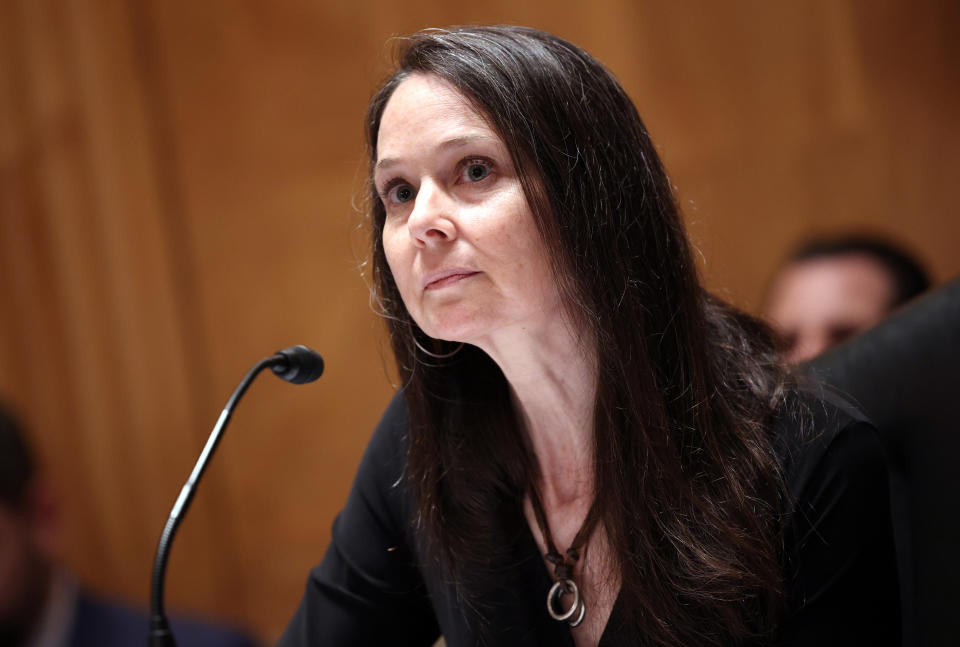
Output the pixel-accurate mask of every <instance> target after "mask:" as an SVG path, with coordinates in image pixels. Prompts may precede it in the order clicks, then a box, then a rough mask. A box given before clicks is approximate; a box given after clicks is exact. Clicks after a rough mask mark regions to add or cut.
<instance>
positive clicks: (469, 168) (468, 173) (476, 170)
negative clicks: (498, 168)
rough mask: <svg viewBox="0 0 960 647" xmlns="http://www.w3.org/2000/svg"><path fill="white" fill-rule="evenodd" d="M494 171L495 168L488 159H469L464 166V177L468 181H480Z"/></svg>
mask: <svg viewBox="0 0 960 647" xmlns="http://www.w3.org/2000/svg"><path fill="white" fill-rule="evenodd" d="M492 171H493V168H492V167H491V165H490V163H489V162H487V161H486V160H480V159H476V160H467V163H466V164H465V165H464V167H463V177H464V179H465V180H467V181H468V182H480V181H481V180H484V179H486V178H487V176H489V175H490V173H491V172H492Z"/></svg>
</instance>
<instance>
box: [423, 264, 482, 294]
mask: <svg viewBox="0 0 960 647" xmlns="http://www.w3.org/2000/svg"><path fill="white" fill-rule="evenodd" d="M474 274H479V272H476V271H474V270H468V269H465V268H462V267H455V268H449V269H445V270H439V271H436V272H431V273H430V274H428V275H427V276H426V277H425V278H424V281H423V289H424V290H439V289H440V288H445V287H447V286H449V285H453V284H454V283H459V282H460V281H462V280H463V279H466V278H470V277H471V276H473V275H474Z"/></svg>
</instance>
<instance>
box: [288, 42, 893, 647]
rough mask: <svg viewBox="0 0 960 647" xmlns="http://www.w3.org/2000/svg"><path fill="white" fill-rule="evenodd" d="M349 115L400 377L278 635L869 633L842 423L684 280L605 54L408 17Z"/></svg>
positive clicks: (886, 631)
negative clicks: (361, 130)
mask: <svg viewBox="0 0 960 647" xmlns="http://www.w3.org/2000/svg"><path fill="white" fill-rule="evenodd" d="M367 128H368V143H369V150H370V168H371V176H370V179H371V189H372V193H371V197H370V214H371V223H372V229H373V232H372V234H373V235H372V239H373V241H372V242H373V274H374V283H375V290H376V296H377V299H378V303H379V304H380V306H381V307H382V310H383V313H384V315H385V316H386V318H387V319H388V322H389V327H390V335H391V341H392V344H393V348H394V352H395V354H396V359H397V364H398V367H399V371H400V374H401V376H402V378H403V383H404V386H403V389H402V393H401V394H400V395H398V397H397V398H395V399H394V402H393V403H392V404H391V406H390V408H389V409H388V411H387V412H386V414H385V416H384V419H383V421H382V422H381V424H380V426H379V428H378V430H377V432H376V433H375V435H374V438H373V440H372V441H371V444H370V447H369V448H368V451H367V454H366V456H365V458H364V460H363V463H362V464H361V466H360V469H359V472H358V475H357V480H356V482H355V484H354V489H353V491H352V493H351V495H350V499H349V500H348V502H347V505H346V508H345V509H344V511H343V512H342V513H341V515H340V516H339V517H338V519H337V521H336V522H335V524H334V532H333V541H332V544H331V546H330V548H329V549H328V552H327V555H326V557H325V558H324V561H323V563H322V564H321V565H320V566H318V567H317V569H315V570H314V571H313V573H312V574H311V577H310V580H309V583H308V587H307V593H306V596H305V597H304V600H303V602H302V604H301V607H300V609H299V610H298V611H297V614H296V616H295V617H294V619H293V621H292V623H291V625H290V627H289V628H288V630H287V633H286V635H285V637H284V639H283V640H282V641H281V644H282V645H309V644H318V645H319V644H323V645H331V644H333V645H339V644H358V645H360V644H393V645H396V644H410V645H429V644H431V643H432V642H433V641H434V640H435V639H436V637H437V635H438V633H442V634H443V635H444V637H445V639H446V641H447V644H448V645H449V646H450V647H456V646H459V645H474V644H478V643H485V644H490V645H520V644H527V645H539V644H560V645H569V644H575V645H577V646H578V647H582V646H585V645H598V644H599V645H604V646H606V645H620V644H623V645H628V644H629V645H636V644H650V645H701V644H702V645H721V644H723V645H726V644H746V643H751V642H758V643H764V642H777V641H779V642H781V643H783V644H786V643H791V644H793V643H797V642H803V643H804V644H806V642H804V641H805V640H806V641H808V642H809V643H810V644H813V643H814V641H816V643H817V644H825V643H827V644H829V643H830V642H831V641H834V640H836V641H840V640H843V641H845V642H849V641H850V640H853V641H854V642H864V643H865V642H868V641H869V642H872V643H878V642H879V643H881V644H882V643H883V642H884V641H887V642H891V643H893V642H895V641H897V639H898V637H899V628H898V627H899V620H898V618H899V615H898V594H897V582H896V574H895V565H894V554H893V548H892V541H891V532H890V523H889V515H888V510H887V500H886V474H885V471H884V467H883V463H882V458H881V453H880V449H879V446H878V443H877V440H876V438H875V436H874V434H873V432H872V430H871V429H870V428H869V426H868V425H866V424H865V423H864V422H863V421H862V420H860V419H859V418H857V416H856V414H855V413H853V412H851V411H850V410H849V409H848V408H847V407H845V406H843V405H839V406H838V405H836V404H830V403H827V402H826V401H824V400H823V399H814V398H813V397H811V396H807V395H801V394H798V392H796V389H792V388H788V385H787V383H786V381H785V377H784V375H783V374H782V373H781V371H780V370H779V369H778V362H777V358H776V356H775V354H774V352H773V350H772V347H771V344H770V342H769V340H768V338H767V336H766V333H765V331H764V330H763V329H762V327H761V326H759V325H758V324H756V323H755V322H754V321H753V320H751V319H749V318H748V317H746V316H744V315H740V314H738V313H736V312H734V311H733V310H732V309H730V308H728V307H726V306H724V305H723V304H721V303H719V302H718V301H716V300H714V299H712V298H711V297H710V296H709V295H707V294H706V293H705V292H704V291H703V290H702V289H701V287H700V286H699V284H698V281H697V276H696V271H695V267H694V263H693V259H692V256H691V252H690V248H689V244H688V242H687V239H686V235H685V232H684V229H683V226H682V224H681V221H680V217H679V215H678V213H677V208H676V205H675V203H674V198H673V195H672V193H671V188H670V184H669V181H668V179H667V176H666V174H665V172H664V170H663V168H662V166H661V164H660V161H659V159H658V158H657V155H656V153H655V151H654V148H653V145H652V144H651V142H650V139H649V137H648V135H647V133H646V130H645V128H644V126H643V124H642V122H641V121H640V118H639V116H638V115H637V113H636V110H635V108H634V107H633V105H632V104H631V102H630V100H629V99H628V98H627V96H626V94H625V93H624V92H623V90H622V89H621V88H620V86H619V85H618V84H617V82H616V81H615V80H614V78H613V77H612V76H611V75H610V74H609V72H607V71H606V70H605V69H604V68H603V67H602V66H601V65H600V64H599V63H598V62H597V61H595V60H594V59H593V58H591V57H590V56H589V55H588V54H586V53H585V52H583V51H582V50H580V49H579V48H577V47H576V46H574V45H572V44H570V43H567V42H565V41H563V40H561V39H559V38H557V37H555V36H551V35H549V34H545V33H543V32H539V31H536V30H532V29H526V28H520V27H484V28H463V29H456V30H453V31H438V30H430V31H426V32H422V33H419V34H416V35H414V36H412V37H410V38H409V39H406V40H405V41H404V43H403V45H402V50H401V52H400V55H399V65H398V68H397V71H396V72H395V73H394V74H393V75H392V76H391V77H390V79H389V80H388V81H387V82H386V84H385V85H384V86H383V87H382V88H381V89H380V91H379V92H378V93H377V94H376V96H374V98H373V99H372V101H371V104H370V108H369V112H368V118H367ZM805 429H806V432H805V431H804V430H805ZM868 613H869V616H868ZM868 617H869V619H870V621H869V622H867V619H868Z"/></svg>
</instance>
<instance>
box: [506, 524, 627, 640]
mask: <svg viewBox="0 0 960 647" xmlns="http://www.w3.org/2000/svg"><path fill="white" fill-rule="evenodd" d="M520 518H521V520H522V523H523V537H522V541H523V544H525V545H523V546H521V547H520V548H521V552H522V554H523V556H524V557H525V558H528V557H530V556H532V557H533V559H524V560H523V564H525V565H527V566H526V567H525V568H524V569H523V571H524V572H523V573H522V574H523V575H524V576H525V577H530V580H529V581H530V582H531V583H532V586H531V588H532V589H539V590H540V591H542V594H541V595H542V598H541V599H542V601H543V602H542V604H540V605H539V606H540V607H541V611H540V612H541V613H542V614H543V617H545V618H546V619H547V620H549V621H550V623H551V624H552V625H553V626H554V627H555V631H553V632H551V637H552V638H553V639H554V640H562V641H563V642H562V645H563V647H576V643H575V642H574V640H573V632H572V627H570V625H569V624H567V623H566V622H559V621H557V620H554V619H553V618H551V617H550V616H549V615H548V614H547V607H546V604H547V592H548V591H549V590H550V587H551V586H553V577H552V576H551V575H550V570H549V569H548V568H547V565H546V564H545V563H544V559H543V555H542V554H541V552H540V547H539V546H538V545H537V540H536V539H535V538H534V536H533V531H532V530H531V529H530V524H529V523H528V522H527V518H526V515H524V514H523V511H522V509H521V512H520ZM534 595H536V593H534ZM587 613H590V609H589V607H588V608H587ZM620 613H621V611H620V591H617V597H616V598H615V599H614V601H613V608H612V609H610V616H609V617H608V618H607V622H606V624H605V625H604V626H603V631H602V632H600V640H599V641H598V642H597V647H614V646H615V644H616V641H615V639H614V638H613V636H612V635H611V636H608V635H607V634H608V633H609V632H610V631H612V630H611V629H610V627H611V626H615V625H616V624H618V623H619V616H620ZM538 624H539V623H538ZM554 644H556V643H554Z"/></svg>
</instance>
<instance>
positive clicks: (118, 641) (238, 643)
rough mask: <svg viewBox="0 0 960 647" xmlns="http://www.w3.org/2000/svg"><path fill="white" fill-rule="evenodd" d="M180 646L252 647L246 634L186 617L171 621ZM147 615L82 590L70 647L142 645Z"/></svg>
mask: <svg viewBox="0 0 960 647" xmlns="http://www.w3.org/2000/svg"><path fill="white" fill-rule="evenodd" d="M170 624H171V628H172V629H173V633H174V637H175V638H176V639H177V644H178V645H180V646H181V647H253V646H254V643H253V642H252V641H251V640H250V639H249V638H247V637H246V636H244V635H243V634H241V633H239V632H237V631H234V630H232V629H229V628H226V627H224V626H222V625H217V624H212V623H209V622H201V621H197V620H191V619H185V618H172V619H171V621H170ZM148 630H149V620H148V618H147V614H146V613H145V612H143V611H141V610H139V609H135V608H133V607H131V606H129V605H126V604H123V603H120V602H116V601H112V600H107V599H104V598H101V597H98V596H95V595H92V594H91V593H89V592H85V591H81V592H80V593H79V595H78V597H77V607H76V615H75V616H74V626H73V632H72V640H71V642H70V646H71V647H113V646H117V647H119V646H121V645H134V644H143V643H144V642H145V641H146V640H147V633H148Z"/></svg>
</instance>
